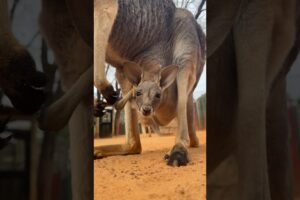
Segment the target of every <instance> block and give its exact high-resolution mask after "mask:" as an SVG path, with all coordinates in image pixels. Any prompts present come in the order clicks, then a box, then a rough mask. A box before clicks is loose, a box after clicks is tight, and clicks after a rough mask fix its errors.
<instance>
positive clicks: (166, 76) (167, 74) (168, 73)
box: [160, 65, 179, 90]
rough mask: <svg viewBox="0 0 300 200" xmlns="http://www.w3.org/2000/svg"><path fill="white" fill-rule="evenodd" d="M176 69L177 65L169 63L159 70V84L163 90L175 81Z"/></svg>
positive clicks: (177, 68)
mask: <svg viewBox="0 0 300 200" xmlns="http://www.w3.org/2000/svg"><path fill="white" fill-rule="evenodd" d="M178 70H179V67H178V66H177V65H169V66H167V67H164V68H162V69H161V70H160V86H161V87H162V89H163V90H164V89H166V88H167V87H169V86H170V85H171V84H172V83H173V81H175V79H176V77H177V72H178Z"/></svg>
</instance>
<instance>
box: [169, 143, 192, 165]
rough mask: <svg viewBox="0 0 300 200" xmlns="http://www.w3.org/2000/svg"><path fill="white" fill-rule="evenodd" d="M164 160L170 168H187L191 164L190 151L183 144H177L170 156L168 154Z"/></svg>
mask: <svg viewBox="0 0 300 200" xmlns="http://www.w3.org/2000/svg"><path fill="white" fill-rule="evenodd" d="M164 159H165V160H166V161H167V164H168V165H170V166H174V167H180V166H185V165H187V163H188V162H189V159H188V151H187V149H186V148H185V147H184V146H183V145H182V144H175V146H174V147H173V148H172V150H171V152H170V154H166V155H165V157H164Z"/></svg>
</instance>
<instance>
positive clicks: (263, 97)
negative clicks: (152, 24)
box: [207, 0, 300, 200]
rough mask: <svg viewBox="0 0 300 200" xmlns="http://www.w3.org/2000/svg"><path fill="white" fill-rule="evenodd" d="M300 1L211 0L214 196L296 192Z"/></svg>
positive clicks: (210, 171) (247, 199)
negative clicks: (293, 98)
mask: <svg viewBox="0 0 300 200" xmlns="http://www.w3.org/2000/svg"><path fill="white" fill-rule="evenodd" d="M299 5H300V4H299V1H298V0H297V1H295V0H288V1H283V0H275V1H267V0H266V1H265V0H263V1H261V0H254V1H244V0H238V1H227V2H226V3H225V2H224V3H222V2H220V1H210V2H209V3H208V7H207V8H208V12H207V13H208V38H207V44H208V66H209V67H208V72H207V74H208V84H207V90H208V94H207V95H208V96H207V99H208V103H207V110H208V112H207V117H208V124H207V127H208V128H207V132H208V137H207V143H208V149H207V175H208V177H207V182H208V193H207V196H208V199H212V200H217V199H224V200H226V199H230V200H233V199H237V200H240V199H242V200H253V199H255V200H263V199H264V200H270V199H272V200H276V199H278V200H279V199H293V197H292V191H291V188H292V185H291V183H292V181H291V170H290V156H289V148H288V146H289V143H288V126H287V106H286V89H285V87H286V81H285V78H286V74H287V72H288V70H289V69H290V67H291V65H292V63H293V61H294V60H295V58H296V56H297V54H298V51H299V47H300V43H299V36H300V35H299V33H300V32H299V27H300V24H299V22H300V21H299V14H298V13H299V8H300V7H299ZM296 14H297V15H296Z"/></svg>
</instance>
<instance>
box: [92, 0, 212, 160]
mask: <svg viewBox="0 0 300 200" xmlns="http://www.w3.org/2000/svg"><path fill="white" fill-rule="evenodd" d="M102 3H103V1H96V3H95V5H96V6H95V10H94V13H96V14H95V15H96V17H95V18H94V19H95V22H94V23H95V30H94V31H95V33H94V37H95V39H94V48H95V56H94V58H96V57H97V56H98V55H97V49H98V48H100V47H101V46H99V47H98V42H99V41H100V40H101V39H102V38H99V37H98V36H97V34H99V30H97V27H98V28H100V27H101V26H100V25H98V23H99V21H97V19H98V18H97V14H98V13H97V12H100V9H99V7H97V6H99V5H100V6H101V4H102ZM114 5H115V6H116V4H114ZM102 6H103V4H102ZM112 10H113V9H112ZM128 27H130V28H128ZM102 41H103V39H102ZM102 41H100V42H102ZM102 43H103V42H102ZM205 49H206V45H205V35H204V33H203V31H202V30H201V28H200V26H199V25H198V24H197V22H196V20H195V19H194V17H193V15H192V14H191V13H190V12H189V11H187V10H184V9H179V8H176V7H175V5H174V3H173V2H172V1H171V0H164V1H158V0H154V1H146V0H139V1H132V0H124V1H121V0H120V1H118V12H117V16H116V19H115V22H114V24H113V26H112V29H111V33H110V37H109V38H108V43H107V48H106V61H107V62H108V63H110V64H111V65H113V66H114V67H116V71H117V72H116V78H117V80H118V82H119V84H120V86H121V89H122V93H123V95H124V96H125V95H126V94H128V93H129V94H130V95H133V98H132V99H131V100H129V101H128V102H127V104H126V105H125V113H126V115H125V123H126V132H127V146H126V145H124V146H109V147H97V148H96V149H95V156H96V157H102V156H109V155H117V154H132V153H140V152H141V146H140V139H139V134H138V132H137V114H136V110H137V111H138V115H139V117H140V119H142V120H141V121H149V120H150V121H154V122H155V123H156V124H158V125H161V126H163V125H166V124H168V123H169V122H170V121H171V120H172V119H174V118H175V117H177V119H178V132H177V134H176V142H175V145H174V146H173V147H172V149H171V150H170V152H169V155H168V156H166V158H167V161H168V162H167V163H168V165H176V166H181V165H186V164H187V163H188V161H189V159H188V151H187V147H188V146H191V147H197V146H198V145H199V142H198V138H197V136H196V133H195V128H194V120H193V97H192V93H193V90H194V88H195V87H196V85H197V83H198V80H199V78H200V75H201V72H202V70H203V66H204V62H205ZM94 65H95V73H96V72H98V73H100V74H95V76H96V78H95V80H94V81H95V85H96V86H98V88H99V89H100V90H101V91H102V92H104V93H105V92H107V88H105V87H103V85H104V86H105V84H103V83H107V81H106V79H104V80H99V76H101V75H102V74H101V73H102V72H101V70H103V63H101V62H99V61H98V60H95V62H94ZM102 78H105V77H102ZM106 86H107V85H106ZM132 87H133V90H132V91H131V89H132ZM130 95H129V96H130Z"/></svg>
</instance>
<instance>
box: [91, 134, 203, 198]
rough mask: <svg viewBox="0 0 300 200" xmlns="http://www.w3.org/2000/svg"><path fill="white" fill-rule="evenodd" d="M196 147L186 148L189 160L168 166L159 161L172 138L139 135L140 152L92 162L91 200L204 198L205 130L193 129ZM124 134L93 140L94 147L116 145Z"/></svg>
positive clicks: (161, 159) (122, 138)
mask: <svg viewBox="0 0 300 200" xmlns="http://www.w3.org/2000/svg"><path fill="white" fill-rule="evenodd" d="M197 135H198V137H199V139H200V147H198V148H190V149H189V152H190V158H191V162H190V163H189V164H188V165H187V166H184V167H179V168H178V167H170V166H167V165H166V162H165V161H164V160H163V157H164V155H165V153H167V152H168V151H169V150H170V148H171V147H172V145H173V144H174V141H175V137H174V136H173V135H172V136H158V135H156V134H153V135H152V137H149V136H147V135H141V141H142V148H143V152H142V154H140V155H128V156H113V157H107V158H104V159H100V160H95V161H94V195H95V197H94V199H95V200H120V199H122V200H148V199H151V200H152V199H154V200H155V199H157V200H204V199H206V157H205V155H206V132H204V131H202V132H197ZM124 141H125V138H124V137H117V138H110V139H95V141H94V143H95V146H99V145H105V144H118V143H123V142H124Z"/></svg>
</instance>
